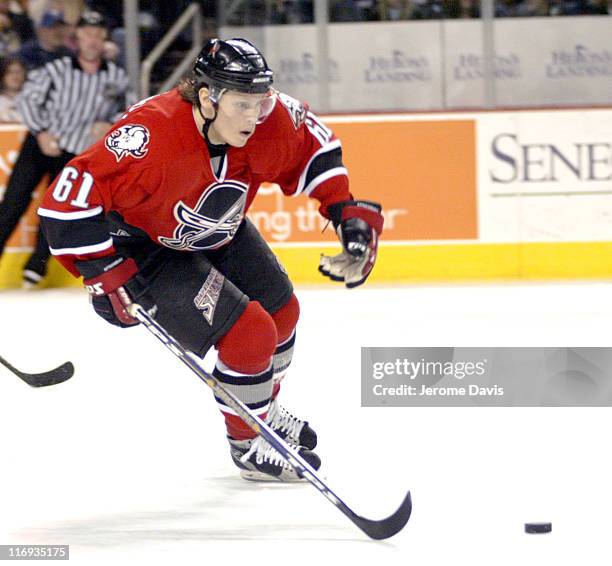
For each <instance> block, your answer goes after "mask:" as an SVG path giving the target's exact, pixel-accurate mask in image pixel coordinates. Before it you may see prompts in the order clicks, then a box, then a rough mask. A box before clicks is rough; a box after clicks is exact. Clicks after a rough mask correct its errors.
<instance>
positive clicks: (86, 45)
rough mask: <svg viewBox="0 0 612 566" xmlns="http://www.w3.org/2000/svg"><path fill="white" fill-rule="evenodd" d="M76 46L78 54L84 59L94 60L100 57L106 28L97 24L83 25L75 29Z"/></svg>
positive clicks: (102, 51)
mask: <svg viewBox="0 0 612 566" xmlns="http://www.w3.org/2000/svg"><path fill="white" fill-rule="evenodd" d="M76 36H77V46H78V48H79V56H80V57H82V58H83V59H85V60H86V61H95V60H97V59H101V58H102V54H103V53H104V42H105V41H106V30H105V29H104V28H101V27H98V26H83V27H80V28H78V29H77V33H76Z"/></svg>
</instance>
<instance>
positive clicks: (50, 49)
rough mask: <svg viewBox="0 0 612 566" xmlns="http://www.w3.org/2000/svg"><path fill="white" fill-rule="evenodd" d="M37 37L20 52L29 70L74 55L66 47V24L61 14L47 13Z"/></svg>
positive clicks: (41, 22) (37, 31)
mask: <svg viewBox="0 0 612 566" xmlns="http://www.w3.org/2000/svg"><path fill="white" fill-rule="evenodd" d="M36 35H37V38H36V39H34V40H32V41H29V42H28V43H26V44H25V45H23V46H22V48H21V50H20V51H19V56H20V57H21V59H22V61H23V62H24V63H25V65H26V67H27V69H28V70H31V69H36V68H38V67H42V66H43V65H45V64H46V63H49V62H50V61H53V60H54V59H57V58H58V57H63V56H64V55H71V54H72V52H71V51H70V50H69V49H68V48H67V47H65V45H64V41H65V35H66V22H65V21H64V16H63V14H62V13H61V12H57V11H48V12H45V13H44V14H43V17H42V20H41V21H40V24H39V25H38V28H37V30H36Z"/></svg>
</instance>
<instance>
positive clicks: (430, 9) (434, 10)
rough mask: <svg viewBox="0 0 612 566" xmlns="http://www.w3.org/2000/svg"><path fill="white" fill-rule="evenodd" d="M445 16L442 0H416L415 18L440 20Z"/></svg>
mask: <svg viewBox="0 0 612 566" xmlns="http://www.w3.org/2000/svg"><path fill="white" fill-rule="evenodd" d="M443 17H444V9H443V7H442V0H415V2H414V7H413V10H412V19H413V20H439V19H440V18H443Z"/></svg>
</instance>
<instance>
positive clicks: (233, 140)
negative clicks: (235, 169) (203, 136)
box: [209, 91, 274, 147]
mask: <svg viewBox="0 0 612 566" xmlns="http://www.w3.org/2000/svg"><path fill="white" fill-rule="evenodd" d="M273 105H274V99H273V96H272V95H271V94H245V93H242V92H233V91H227V92H225V93H224V94H223V96H222V97H221V100H220V101H219V106H218V108H217V118H216V119H215V121H214V122H213V123H212V125H211V127H210V131H209V135H211V134H212V135H213V136H214V137H216V138H218V139H221V140H222V141H220V142H219V143H227V144H229V145H231V146H234V147H243V146H244V145H245V144H246V143H247V141H249V138H250V137H251V136H252V135H253V133H254V132H255V127H256V126H257V124H259V123H261V122H262V121H263V120H264V119H265V118H266V117H267V116H268V114H269V113H270V112H271V110H272V107H273ZM210 141H212V142H213V143H216V142H215V140H213V139H211V140H210Z"/></svg>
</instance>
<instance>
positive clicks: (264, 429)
mask: <svg viewBox="0 0 612 566" xmlns="http://www.w3.org/2000/svg"><path fill="white" fill-rule="evenodd" d="M127 310H128V312H129V313H130V315H131V316H132V317H134V318H135V319H137V320H139V321H140V322H141V323H142V324H143V325H144V326H145V328H146V329H147V330H148V331H149V332H151V333H152V334H154V335H155V336H156V337H157V338H158V340H160V341H161V342H162V343H163V344H164V345H165V346H166V348H168V349H169V350H170V351H171V352H172V353H173V354H174V355H175V356H176V357H177V358H179V359H180V360H181V361H182V362H183V363H184V364H185V365H186V366H187V367H189V369H191V371H193V372H194V373H195V374H196V375H197V376H198V377H199V378H200V379H201V380H202V381H203V382H204V383H206V385H208V386H209V387H210V388H211V389H212V390H213V392H214V394H215V395H216V396H217V397H219V398H220V399H222V400H223V402H224V403H225V404H226V405H227V406H228V407H231V408H232V409H233V410H234V411H235V412H236V413H237V414H238V416H239V417H240V418H241V419H242V420H243V421H244V422H245V423H246V424H247V425H249V427H251V429H253V431H255V432H256V433H257V434H260V435H261V436H263V437H264V438H265V439H266V440H267V441H268V442H269V443H270V444H271V445H272V446H273V447H274V448H275V449H276V450H277V451H278V452H279V453H280V454H281V456H283V458H285V460H286V461H287V462H289V464H290V465H291V466H292V467H293V469H294V470H295V471H296V472H298V473H299V474H301V475H302V476H304V477H305V478H306V479H307V480H308V481H309V482H310V483H311V484H312V485H314V486H315V487H316V488H317V489H318V490H319V491H320V492H321V493H322V494H323V495H324V496H325V497H326V498H327V499H328V500H329V501H331V502H332V503H333V504H334V505H335V506H336V507H337V508H338V509H339V510H340V511H342V513H344V514H345V515H346V516H347V517H348V518H349V519H350V520H351V521H352V522H353V523H354V524H355V525H357V527H359V528H360V529H361V530H362V531H363V532H364V533H365V534H366V535H368V536H369V537H371V538H373V539H377V540H380V539H386V538H389V537H392V536H393V535H395V534H397V533H398V532H399V531H401V530H402V529H403V528H404V526H405V525H406V523H407V522H408V519H410V513H411V512H412V499H411V496H410V492H408V493H407V494H406V497H405V498H404V500H403V501H402V504H401V505H400V506H399V508H398V509H397V511H396V512H395V513H393V515H390V516H389V517H387V518H386V519H382V520H379V521H374V520H371V519H366V518H365V517H361V516H360V515H357V514H356V513H355V512H354V511H353V510H352V509H351V508H350V507H349V506H348V505H347V504H346V503H344V501H342V499H340V498H339V497H338V496H337V495H336V494H335V493H334V492H333V491H332V490H331V488H330V487H328V486H327V484H326V483H325V482H324V481H323V480H322V479H321V478H320V477H319V476H318V475H317V473H316V471H315V470H314V469H313V468H312V467H311V466H310V465H309V464H308V462H306V461H305V460H304V459H303V458H302V457H301V456H300V455H299V454H298V453H297V451H294V450H293V449H292V448H290V447H289V445H288V444H286V443H285V441H284V440H282V439H281V438H280V437H279V436H278V435H277V434H276V433H275V432H274V431H273V430H272V429H271V428H270V427H269V426H268V425H267V424H266V423H265V422H264V421H262V420H261V419H260V418H259V417H257V416H256V415H254V414H253V413H252V412H251V411H250V409H249V408H248V407H247V406H246V405H245V404H244V403H243V402H242V401H240V399H238V398H237V397H236V396H235V395H234V394H233V393H232V392H231V391H228V390H227V389H225V387H223V385H222V384H221V383H220V382H219V381H218V380H217V379H216V378H215V377H214V376H212V375H210V374H209V373H208V372H206V371H205V370H204V369H203V368H202V367H201V366H200V362H199V359H198V358H197V357H196V356H195V354H193V353H192V352H190V351H189V350H186V349H185V348H183V347H182V346H181V345H180V344H179V343H178V342H177V341H176V340H175V339H174V338H173V337H172V336H171V335H170V334H168V332H167V331H166V330H165V329H164V328H163V327H162V326H161V325H160V324H159V323H158V322H157V321H156V320H154V319H153V318H152V317H151V316H150V315H149V314H148V313H147V312H146V311H145V310H144V309H143V308H142V307H141V306H140V305H138V304H136V303H132V304H131V305H129V306H128V307H127Z"/></svg>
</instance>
